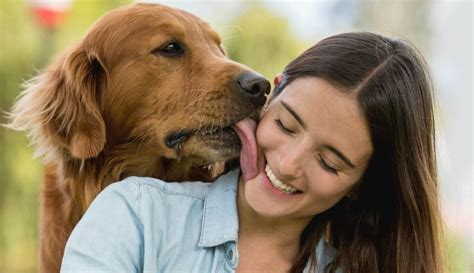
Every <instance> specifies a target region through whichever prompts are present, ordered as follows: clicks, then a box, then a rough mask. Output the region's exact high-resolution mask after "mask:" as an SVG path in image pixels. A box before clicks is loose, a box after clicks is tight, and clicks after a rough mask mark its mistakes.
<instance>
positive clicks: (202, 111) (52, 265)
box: [10, 4, 270, 273]
mask: <svg viewBox="0 0 474 273" xmlns="http://www.w3.org/2000/svg"><path fill="white" fill-rule="evenodd" d="M269 89H270V84H269V82H268V81H267V80H266V79H264V78H263V77H262V76H260V75H259V74H257V73H255V72H253V71H252V70H250V69H249V68H247V67H245V66H244V65H241V64H238V63H236V62H233V61H231V60H229V59H228V58H227V57H226V55H225V52H224V50H223V49H222V47H221V40H220V38H219V36H218V34H217V33H216V32H214V31H213V30H212V29H211V27H210V26H209V25H208V24H207V23H205V22H203V21H202V20H200V19H199V18H197V17H195V16H193V15H192V14H189V13H187V12H185V11H182V10H178V9H174V8H170V7H166V6H162V5H156V4H135V5H132V6H127V7H124V8H120V9H117V10H114V11H111V12H109V13H108V14H106V15H104V16H103V17H102V18H101V19H99V20H98V21H97V22H96V23H95V25H94V26H93V27H92V28H91V29H90V31H89V32H88V33H87V34H86V35H85V37H84V38H83V39H82V40H81V41H80V42H79V43H78V44H76V45H75V46H74V47H73V48H71V49H70V50H68V51H66V52H65V54H63V55H61V56H60V57H59V58H58V59H57V60H56V61H55V62H54V63H52V64H51V65H50V66H49V67H48V68H47V69H46V70H45V71H44V72H42V73H40V74H39V75H38V76H36V77H35V78H33V79H32V80H30V81H29V82H27V83H26V85H25V90H24V92H23V93H22V95H21V96H20V97H19V99H18V100H17V102H16V104H15V105H14V107H13V109H12V112H11V116H10V118H11V123H10V127H11V128H14V129H16V130H25V131H27V132H28V134H29V137H30V139H31V141H32V143H33V144H34V145H35V147H36V149H37V153H38V154H39V155H40V156H42V157H43V159H44V160H43V161H44V165H45V179H44V181H43V184H42V191H41V200H42V202H41V213H40V214H41V217H40V218H41V221H40V253H39V257H40V260H39V269H40V272H43V273H54V272H59V269H60V263H61V259H62V255H63V249H64V246H65V243H66V240H67V238H68V236H69V234H70V232H71V231H72V229H73V228H74V226H75V225H76V223H77V222H78V221H79V219H80V218H81V216H82V215H83V213H84V212H85V210H86V209H87V207H88V206H89V204H90V203H91V202H92V200H93V199H94V197H95V196H96V195H97V194H98V193H99V192H100V191H101V190H102V189H103V188H104V187H106V186H107V185H109V184H110V183H112V182H114V181H118V180H121V179H123V178H125V177H127V176H132V175H134V176H152V177H156V178H160V179H163V180H167V181H182V180H197V179H199V180H211V179H212V176H213V174H210V172H211V171H210V170H209V168H206V166H208V165H209V164H212V163H215V162H225V161H229V160H231V159H235V158H237V157H238V155H239V152H240V141H239V139H238V137H237V136H236V134H235V132H234V131H233V130H232V125H233V124H235V123H236V122H237V121H240V120H242V119H243V118H245V117H249V116H250V117H253V118H258V113H259V110H260V108H261V106H262V105H263V104H264V103H265V100H266V96H265V94H266V93H268V92H269ZM220 171H221V170H217V172H220ZM215 174H216V173H214V175H215Z"/></svg>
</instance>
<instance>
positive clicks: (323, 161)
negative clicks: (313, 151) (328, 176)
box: [319, 155, 338, 175]
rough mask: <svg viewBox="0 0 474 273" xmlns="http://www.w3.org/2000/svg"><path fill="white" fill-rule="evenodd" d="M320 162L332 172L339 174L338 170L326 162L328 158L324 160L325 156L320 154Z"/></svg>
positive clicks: (325, 168)
mask: <svg viewBox="0 0 474 273" xmlns="http://www.w3.org/2000/svg"><path fill="white" fill-rule="evenodd" d="M319 164H320V165H321V167H322V168H323V169H324V170H326V171H328V172H330V173H333V174H335V175H338V170H336V169H334V168H333V167H331V166H329V165H328V163H326V160H324V158H323V157H322V156H321V155H319Z"/></svg>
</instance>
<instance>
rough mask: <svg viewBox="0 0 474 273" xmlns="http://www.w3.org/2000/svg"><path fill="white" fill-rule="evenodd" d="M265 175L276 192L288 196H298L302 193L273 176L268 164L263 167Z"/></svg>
mask: <svg viewBox="0 0 474 273" xmlns="http://www.w3.org/2000/svg"><path fill="white" fill-rule="evenodd" d="M265 174H266V175H267V177H268V180H270V183H271V184H272V186H273V187H274V188H276V189H277V190H279V191H281V192H283V193H285V194H288V195H294V194H300V193H303V192H302V191H300V190H298V189H297V188H295V187H293V186H291V185H288V184H285V183H283V182H282V181H281V180H280V179H278V178H277V177H276V176H275V175H274V174H273V171H272V170H271V168H270V166H269V165H268V163H267V164H266V165H265Z"/></svg>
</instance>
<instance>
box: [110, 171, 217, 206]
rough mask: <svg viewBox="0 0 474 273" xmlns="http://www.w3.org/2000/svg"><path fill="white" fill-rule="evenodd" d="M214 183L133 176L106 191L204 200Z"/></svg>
mask: <svg viewBox="0 0 474 273" xmlns="http://www.w3.org/2000/svg"><path fill="white" fill-rule="evenodd" d="M211 185H212V183H205V182H200V181H195V182H166V181H163V180H160V179H157V178H152V177H138V176H131V177H128V178H125V179H124V180H121V181H118V182H115V183H112V184H110V185H109V186H107V187H106V189H105V190H104V191H108V192H118V193H121V194H131V195H137V197H138V198H141V197H143V195H144V194H145V195H152V196H154V195H160V196H162V197H163V196H166V195H170V196H174V195H178V196H183V197H190V198H196V199H202V200H203V199H204V198H205V196H206V194H207V193H208V192H209V188H210V186H211Z"/></svg>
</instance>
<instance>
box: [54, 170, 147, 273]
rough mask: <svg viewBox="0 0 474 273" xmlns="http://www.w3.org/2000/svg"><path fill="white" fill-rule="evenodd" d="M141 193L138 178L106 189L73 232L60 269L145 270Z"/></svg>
mask: <svg viewBox="0 0 474 273" xmlns="http://www.w3.org/2000/svg"><path fill="white" fill-rule="evenodd" d="M140 195H141V194H140V184H139V183H138V182H137V181H136V178H127V179H125V180H123V181H122V182H117V183H113V184H111V185H110V186H108V187H107V188H106V189H105V190H103V191H102V192H101V193H100V194H99V195H98V196H97V197H96V199H95V200H94V201H93V202H92V204H91V206H90V207H89V209H88V210H87V212H86V213H85V215H84V216H83V217H82V219H81V220H80V222H79V223H78V224H77V226H76V227H75V228H74V230H73V232H72V233H71V236H70V237H69V239H68V242H67V244H66V249H65V252H64V257H63V261H62V266H61V272H62V273H74V272H81V273H89V272H90V273H92V272H94V273H101V272H116V273H121V272H124V273H125V272H126V273H133V272H142V270H143V247H144V245H143V225H142V223H141V220H140V214H139V212H140Z"/></svg>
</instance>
